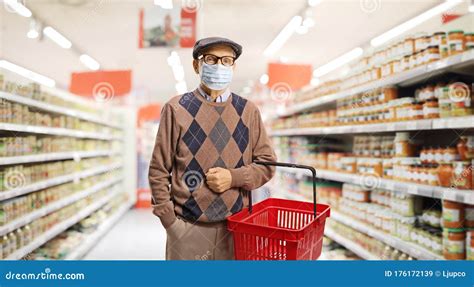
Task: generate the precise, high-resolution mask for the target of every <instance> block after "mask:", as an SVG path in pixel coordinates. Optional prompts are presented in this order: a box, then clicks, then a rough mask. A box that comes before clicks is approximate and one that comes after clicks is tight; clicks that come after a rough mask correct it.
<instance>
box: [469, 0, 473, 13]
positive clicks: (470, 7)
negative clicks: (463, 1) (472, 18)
mask: <svg viewBox="0 0 474 287" xmlns="http://www.w3.org/2000/svg"><path fill="white" fill-rule="evenodd" d="M469 12H471V13H474V0H471V3H470V4H469Z"/></svg>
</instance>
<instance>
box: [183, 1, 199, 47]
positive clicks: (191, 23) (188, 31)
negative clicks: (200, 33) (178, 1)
mask: <svg viewBox="0 0 474 287" xmlns="http://www.w3.org/2000/svg"><path fill="white" fill-rule="evenodd" d="M180 35H181V39H180V42H179V43H180V46H181V48H192V47H193V46H194V43H195V42H196V11H186V10H185V9H182V10H181V33H180Z"/></svg>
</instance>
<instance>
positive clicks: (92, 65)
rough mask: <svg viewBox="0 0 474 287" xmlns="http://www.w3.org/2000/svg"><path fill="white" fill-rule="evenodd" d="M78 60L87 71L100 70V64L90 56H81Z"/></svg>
mask: <svg viewBox="0 0 474 287" xmlns="http://www.w3.org/2000/svg"><path fill="white" fill-rule="evenodd" d="M79 60H81V62H82V63H83V64H84V65H85V66H86V67H87V68H89V69H91V70H93V71H97V70H98V69H100V64H99V62H97V61H96V60H94V58H92V57H91V56H89V55H86V54H82V55H81V56H80V57H79Z"/></svg>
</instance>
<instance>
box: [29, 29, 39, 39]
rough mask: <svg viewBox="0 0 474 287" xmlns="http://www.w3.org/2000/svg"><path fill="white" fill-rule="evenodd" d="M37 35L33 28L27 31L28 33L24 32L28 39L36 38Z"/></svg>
mask: <svg viewBox="0 0 474 287" xmlns="http://www.w3.org/2000/svg"><path fill="white" fill-rule="evenodd" d="M38 36H39V33H38V31H36V30H35V29H31V30H29V31H28V33H26V37H28V38H30V39H36V38H38Z"/></svg>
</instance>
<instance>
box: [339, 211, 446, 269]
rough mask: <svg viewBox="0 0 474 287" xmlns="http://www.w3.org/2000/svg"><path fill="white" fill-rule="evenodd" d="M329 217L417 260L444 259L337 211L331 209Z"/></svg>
mask: <svg viewBox="0 0 474 287" xmlns="http://www.w3.org/2000/svg"><path fill="white" fill-rule="evenodd" d="M330 218H331V219H333V220H336V221H338V222H340V223H342V224H345V225H347V226H350V227H352V228H354V229H355V230H357V231H359V232H362V233H365V234H367V235H369V236H371V237H373V238H375V239H377V240H379V241H381V242H384V243H385V244H388V245H390V246H392V247H394V248H396V249H398V250H400V251H402V252H404V253H406V254H408V255H410V256H412V257H413V258H417V259H419V260H444V257H443V256H441V255H438V254H436V253H433V252H431V251H430V250H428V249H426V248H423V247H421V246H419V245H416V244H413V243H410V242H406V241H403V240H402V239H400V238H397V237H394V236H391V235H390V234H387V233H384V232H381V231H379V230H377V229H375V228H372V227H369V226H367V225H366V224H364V223H362V222H359V221H357V220H354V219H352V218H349V217H347V216H345V215H342V214H340V213H338V212H335V211H332V210H331V217H330Z"/></svg>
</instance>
